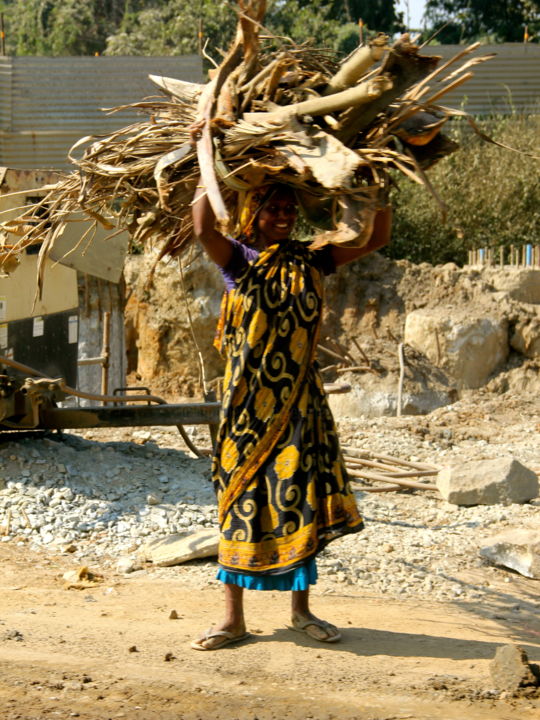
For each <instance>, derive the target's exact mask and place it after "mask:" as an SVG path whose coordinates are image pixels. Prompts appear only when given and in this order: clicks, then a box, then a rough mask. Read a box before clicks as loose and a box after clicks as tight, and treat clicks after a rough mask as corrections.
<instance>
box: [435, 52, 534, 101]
mask: <svg viewBox="0 0 540 720" xmlns="http://www.w3.org/2000/svg"><path fill="white" fill-rule="evenodd" d="M463 49H464V46H463V45H433V46H429V47H426V48H424V49H423V50H422V53H423V54H426V55H427V54H430V55H440V56H441V57H442V58H443V60H442V61H441V62H444V61H445V60H448V59H450V58H451V57H452V56H454V55H456V54H457V53H458V52H460V51H461V50H463ZM489 53H495V57H494V58H492V59H491V60H488V62H486V63H483V64H482V65H477V66H476V67H473V68H472V72H473V73H474V77H473V78H471V80H468V81H467V82H466V83H465V84H464V85H462V86H461V87H460V88H459V89H458V90H456V91H455V92H452V93H449V94H448V95H445V96H444V98H443V100H442V101H441V102H442V104H443V105H447V106H449V107H455V108H461V107H463V109H464V110H466V111H467V112H468V113H471V115H491V114H504V115H509V114H511V113H513V112H516V113H523V114H530V113H535V114H536V113H538V112H540V45H532V44H531V45H525V44H524V43H512V44H504V45H482V46H481V47H480V48H478V50H476V51H475V52H474V53H473V55H471V56H469V57H478V56H481V55H488V54H489ZM455 67H458V65H456V66H455ZM442 77H444V75H443V76H442Z"/></svg>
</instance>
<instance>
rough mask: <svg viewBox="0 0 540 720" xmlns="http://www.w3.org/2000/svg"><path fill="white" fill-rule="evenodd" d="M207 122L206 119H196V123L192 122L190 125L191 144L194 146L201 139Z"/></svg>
mask: <svg viewBox="0 0 540 720" xmlns="http://www.w3.org/2000/svg"><path fill="white" fill-rule="evenodd" d="M205 123H206V120H195V122H194V123H191V125H189V126H188V132H189V144H190V145H191V147H192V148H195V146H196V145H197V142H198V141H199V140H200V139H201V135H202V131H203V128H204V126H205Z"/></svg>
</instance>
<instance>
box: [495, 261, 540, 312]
mask: <svg viewBox="0 0 540 720" xmlns="http://www.w3.org/2000/svg"><path fill="white" fill-rule="evenodd" d="M484 277H485V279H486V280H487V281H489V282H490V284H491V285H492V286H493V288H494V289H495V290H498V291H502V292H505V293H507V294H508V295H509V296H510V297H511V298H513V299H514V300H518V301H519V302H524V303H540V270H539V269H537V268H517V267H504V268H484Z"/></svg>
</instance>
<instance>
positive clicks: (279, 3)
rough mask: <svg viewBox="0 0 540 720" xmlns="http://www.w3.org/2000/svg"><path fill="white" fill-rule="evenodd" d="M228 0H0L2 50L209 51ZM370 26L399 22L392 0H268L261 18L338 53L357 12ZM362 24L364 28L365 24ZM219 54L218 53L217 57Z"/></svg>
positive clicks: (352, 42) (219, 40) (232, 22)
mask: <svg viewBox="0 0 540 720" xmlns="http://www.w3.org/2000/svg"><path fill="white" fill-rule="evenodd" d="M235 5H236V3H235V2H234V1H233V0H197V1H196V2H185V0H147V1H146V2H145V1H143V0H61V1H60V0H0V11H2V12H3V13H4V18H5V25H6V52H7V54H8V55H15V54H16V55H93V54H95V53H99V54H107V55H158V56H159V55H182V54H189V53H197V52H200V50H201V48H202V46H203V45H204V44H205V43H207V50H208V53H209V54H210V55H215V53H216V52H217V51H219V50H220V49H221V50H222V49H224V48H227V47H228V45H229V44H230V41H231V39H232V37H233V35H234V32H235V28H236V18H237V16H236V12H235ZM360 18H362V19H363V21H364V23H365V24H366V26H367V28H369V30H370V31H373V32H374V31H383V32H389V33H393V32H395V31H396V30H398V29H401V28H402V25H403V23H402V17H401V15H400V14H398V13H396V10H395V0H391V1H390V2H388V0H376V1H371V0H369V1H368V0H348V1H340V2H338V1H337V0H310V2H307V1H306V0H269V2H268V12H267V15H266V18H265V21H264V22H265V26H266V27H267V28H268V30H269V32H270V33H273V34H275V35H279V36H286V37H290V38H292V39H293V40H294V42H296V43H299V44H300V43H303V42H306V41H312V42H314V44H315V45H318V46H321V47H326V48H330V49H332V50H335V51H337V52H338V53H340V54H342V55H346V54H348V53H349V52H350V51H351V50H353V49H354V48H355V47H356V46H357V45H358V39H359V29H358V20H359V19H360ZM366 32H367V29H366ZM216 59H217V60H219V58H216Z"/></svg>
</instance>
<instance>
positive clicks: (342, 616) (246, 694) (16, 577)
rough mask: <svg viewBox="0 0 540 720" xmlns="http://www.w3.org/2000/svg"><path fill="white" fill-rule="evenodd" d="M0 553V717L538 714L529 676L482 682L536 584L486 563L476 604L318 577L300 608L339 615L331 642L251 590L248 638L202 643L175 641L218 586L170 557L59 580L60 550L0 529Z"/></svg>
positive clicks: (532, 653)
mask: <svg viewBox="0 0 540 720" xmlns="http://www.w3.org/2000/svg"><path fill="white" fill-rule="evenodd" d="M0 563H1V567H2V573H1V579H0V592H1V597H2V602H1V608H0V667H1V671H0V717H1V718H2V720H15V719H17V720H34V719H36V720H37V719H39V720H42V719H44V718H59V719H61V720H64V719H67V718H73V717H77V718H81V720H106V719H107V718H129V720H154V718H155V719H156V720H157V719H158V718H159V720H173V719H174V720H184V719H185V720H195V719H199V718H200V719H201V720H202V719H204V720H206V719H209V718H216V719H217V718H222V719H225V720H232V719H238V720H244V719H245V720H255V719H257V720H267V719H268V720H269V719H270V718H276V719H277V718H286V719H291V720H292V719H294V720H296V719H298V720H299V719H300V718H302V719H304V718H316V719H317V720H327V719H330V718H343V719H344V720H346V719H349V718H350V719H351V720H352V719H353V718H354V719H355V720H356V719H358V720H406V719H407V720H409V719H414V720H432V719H433V720H435V718H437V720H440V719H442V720H465V719H467V720H533V718H535V720H537V719H538V718H539V717H540V689H539V688H530V689H526V690H524V691H521V692H520V693H519V695H518V696H515V695H512V694H508V695H506V696H505V694H504V693H503V695H502V696H498V697H495V698H494V697H489V692H486V691H489V690H490V689H492V682H491V679H490V675H489V663H490V661H491V659H492V658H493V656H494V655H495V651H496V649H497V647H498V646H500V645H502V644H506V643H519V644H520V645H521V646H522V647H523V648H524V649H525V651H526V652H527V654H528V656H529V660H530V661H531V662H539V661H540V619H539V618H538V617H537V616H535V615H534V614H533V613H532V612H531V611H524V609H523V608H521V609H520V607H519V605H520V602H523V603H527V604H528V607H531V601H533V602H534V600H535V599H536V600H537V599H538V590H539V585H538V582H535V581H531V580H526V579H525V578H521V577H519V576H517V575H515V576H514V577H513V581H512V583H511V584H508V583H505V582H504V576H503V575H501V578H500V582H499V584H498V585H497V584H496V585H493V586H492V587H491V591H490V594H489V599H488V600H487V601H486V600H483V601H482V603H481V604H473V603H470V602H469V603H463V604H460V603H459V602H458V601H456V602H453V603H444V604H443V603H430V602H419V601H414V602H410V601H403V602H399V601H395V600H394V601H391V600H388V599H386V598H383V597H376V596H373V595H370V594H369V593H364V592H362V590H361V589H356V588H353V589H351V588H350V587H347V588H345V589H344V588H343V586H339V585H337V584H336V585H335V586H331V585H330V586H329V585H328V583H325V585H324V587H325V589H324V592H321V591H320V590H319V592H314V595H313V609H314V610H315V611H316V612H317V613H318V614H319V615H320V616H322V617H326V618H328V619H331V620H333V621H334V622H336V623H337V624H338V625H339V626H340V628H341V629H342V631H343V641H342V642H341V643H339V644H336V645H322V644H316V643H315V642H314V641H311V640H310V639H308V638H307V637H305V636H304V635H301V634H299V633H296V632H292V631H291V630H288V629H287V623H288V608H287V602H288V598H287V597H286V596H282V595H279V594H275V593H264V594H263V593H251V594H249V595H248V596H247V598H246V608H247V612H248V627H249V629H250V631H251V632H252V633H253V637H252V639H251V640H249V641H248V642H246V643H244V644H242V645H239V646H237V647H228V648H224V649H222V650H220V651H215V652H204V653H203V652H196V651H194V650H192V649H191V648H190V647H189V641H190V639H191V638H192V637H193V636H194V635H196V634H197V632H198V631H199V630H202V629H205V628H206V627H208V626H210V625H211V624H212V622H214V621H216V620H217V619H219V617H220V614H221V589H220V588H219V587H218V588H216V587H212V586H205V587H201V588H198V587H195V586H194V585H193V583H186V582H185V581H184V580H183V577H182V570H181V569H179V568H170V569H167V570H164V569H159V570H155V571H153V570H152V569H151V568H150V569H149V570H148V571H147V572H143V573H139V574H137V575H136V576H124V575H122V576H121V575H115V574H113V573H111V572H107V573H106V574H105V576H104V578H103V580H102V581H101V582H100V583H99V584H97V585H96V586H95V587H91V588H86V589H82V590H67V589H65V587H64V586H65V582H64V581H63V579H62V574H63V572H65V571H66V570H67V569H72V568H73V564H72V562H71V561H70V559H69V557H68V556H66V555H59V556H52V555H45V554H34V553H32V552H31V551H29V550H27V549H26V548H25V547H21V546H14V545H12V544H7V543H4V544H1V545H0ZM97 570H99V568H97ZM209 572H212V571H211V570H210V569H209ZM479 572H480V571H479ZM510 585H511V586H510ZM172 610H176V612H177V614H178V619H176V620H172V619H170V617H169V616H170V613H171V611H172Z"/></svg>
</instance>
